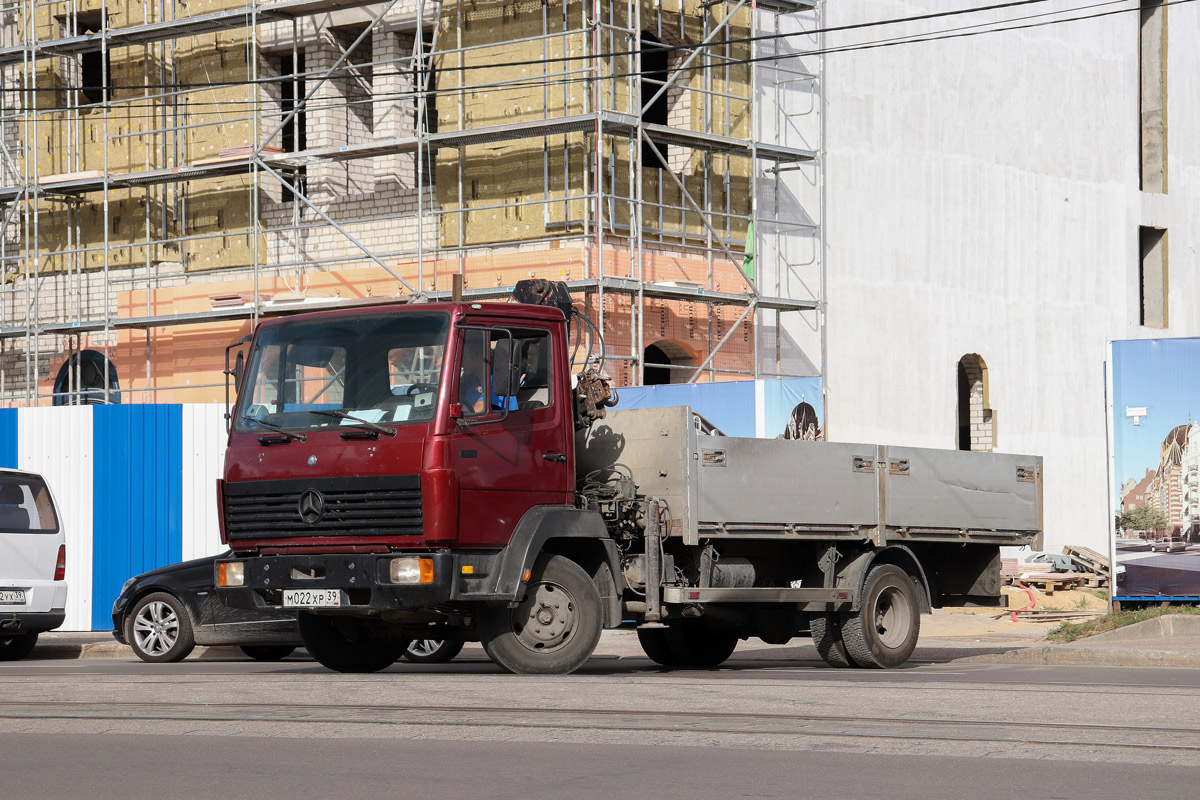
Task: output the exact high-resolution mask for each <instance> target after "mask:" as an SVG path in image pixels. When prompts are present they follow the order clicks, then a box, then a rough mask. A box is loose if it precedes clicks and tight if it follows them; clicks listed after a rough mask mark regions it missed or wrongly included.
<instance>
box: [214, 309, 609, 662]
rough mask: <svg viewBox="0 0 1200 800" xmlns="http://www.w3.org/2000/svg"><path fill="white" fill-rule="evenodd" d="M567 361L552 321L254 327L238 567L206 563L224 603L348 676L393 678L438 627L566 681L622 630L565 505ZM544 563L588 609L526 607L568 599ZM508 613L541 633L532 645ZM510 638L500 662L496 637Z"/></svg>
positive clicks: (496, 317) (583, 518)
mask: <svg viewBox="0 0 1200 800" xmlns="http://www.w3.org/2000/svg"><path fill="white" fill-rule="evenodd" d="M568 364H569V359H568V352H567V335H566V322H565V319H564V316H563V313H562V311H561V310H559V309H558V308H555V307H549V306H533V305H523V304H515V303H469V304H468V303H447V304H440V303H430V304H404V305H391V306H377V307H371V308H358V309H341V310H337V311H330V312H324V313H314V314H306V315H303V316H296V317H285V318H281V319H275V320H269V321H265V322H263V323H262V324H261V325H260V326H259V327H258V329H257V331H256V333H255V335H254V339H253V341H252V343H251V346H250V351H249V359H248V361H247V368H246V370H245V372H244V374H243V375H241V376H240V386H239V389H240V391H239V396H238V400H237V403H236V406H235V408H234V411H233V414H232V420H231V430H230V438H229V449H228V451H227V453H226V461H225V463H226V468H225V476H224V480H223V481H222V482H221V484H220V487H219V494H220V503H221V510H222V514H221V521H222V538H223V541H225V542H226V543H227V544H228V545H229V546H230V547H231V548H232V549H233V550H234V552H235V554H237V555H238V556H239V558H237V559H236V560H233V561H228V562H222V563H220V564H218V566H217V570H218V572H217V576H216V578H217V586H218V591H219V594H220V595H221V596H222V599H223V600H224V601H225V602H227V603H229V604H231V605H237V606H242V607H263V606H275V605H278V606H283V607H295V608H298V609H300V626H301V634H302V635H303V637H304V640H305V643H306V645H307V646H308V648H309V650H310V652H312V653H313V655H314V656H315V657H316V658H317V659H318V660H320V661H321V662H322V663H324V664H326V665H327V666H330V667H332V668H334V669H341V670H344V671H363V670H374V669H380V668H382V667H383V666H386V665H387V664H390V663H392V661H394V660H395V658H396V657H398V656H399V653H400V652H401V651H402V647H403V645H404V644H405V643H406V639H407V638H415V637H417V636H418V635H419V636H420V637H421V638H425V637H427V636H429V635H430V633H429V625H430V624H431V623H433V624H435V625H440V626H443V630H442V633H443V634H444V635H446V636H447V637H450V638H453V637H459V638H482V639H483V641H484V643H485V646H486V647H488V648H489V653H491V654H492V655H493V658H494V659H497V653H493V652H492V650H493V649H495V650H497V651H498V652H499V655H500V658H498V659H497V663H500V664H501V666H504V667H506V668H508V669H510V670H512V671H518V672H530V671H534V672H536V671H563V669H562V663H564V662H563V661H562V659H563V658H564V657H566V658H568V660H570V659H574V658H575V657H576V656H575V654H574V650H575V649H577V648H575V642H576V641H579V642H581V643H582V644H584V645H586V641H585V640H587V639H592V642H591V646H589V647H587V651H588V653H590V652H591V649H592V648H593V647H594V645H595V641H594V639H595V638H597V637H598V636H599V631H600V627H601V626H602V625H603V624H616V623H617V622H619V616H620V613H619V603H618V597H617V596H618V594H619V593H618V591H617V588H616V584H615V581H614V580H613V579H612V577H611V576H612V575H619V574H620V573H619V568H618V566H617V559H616V552H615V548H614V547H613V546H612V544H611V542H609V541H608V539H607V537H606V532H605V528H604V525H603V522H602V520H600V519H599V517H598V516H597V515H596V514H594V513H590V512H585V511H581V510H578V509H576V508H575V507H574V489H575V464H574V452H573V444H574V422H573V420H574V415H573V411H572V408H573V392H572V387H571V376H570V373H569V367H568ZM551 540H554V541H557V542H558V543H559V544H558V545H557V546H555V545H554V544H553V543H552V541H551ZM553 551H557V552H558V553H566V554H569V555H570V556H571V557H570V558H569V559H568V558H565V557H563V558H559V559H557V561H555V559H554V552H553ZM551 561H555V566H554V568H553V569H551V570H550V571H551V572H555V571H562V570H564V569H566V570H567V571H570V567H574V569H575V570H576V571H578V573H579V574H576V575H572V576H570V578H571V579H573V580H575V581H576V582H578V581H579V580H580V576H582V579H583V580H585V581H586V582H587V583H588V586H587V587H584V586H580V587H579V589H578V591H579V592H583V593H584V594H587V595H588V596H587V597H586V598H585V597H582V596H580V597H577V598H575V599H574V603H573V604H572V606H573V607H572V608H571V609H567V608H561V607H560V608H558V609H555V608H553V604H550V606H548V607H547V608H542V605H543V604H539V605H536V606H531V607H529V608H526V609H525V610H524V611H522V610H521V609H522V605H521V604H522V603H523V602H525V604H526V605H528V602H526V601H528V600H529V598H530V595H532V596H533V597H534V598H536V597H537V595H538V594H539V592H540V593H542V594H547V593H549V594H553V593H554V592H555V591H559V590H561V589H562V588H563V587H561V586H558V585H557V584H555V585H552V586H550V588H549V589H547V588H546V586H545V585H543V584H544V581H542V580H540V579H542V578H544V577H545V573H546V572H547V569H548V565H549V564H550V562H551ZM558 562H569V566H567V567H564V566H563V565H562V564H561V563H558ZM597 576H600V579H599V580H594V579H596V578H597ZM605 576H607V577H605ZM555 580H558V581H559V582H561V581H563V580H566V579H564V578H562V577H561V576H560V577H557V578H556V579H555ZM531 586H532V587H533V588H532V590H530V587H531ZM597 586H598V587H599V589H597V588H596V587H597ZM589 587H590V589H591V590H592V591H594V592H595V593H596V597H592V596H591V592H589V591H588V589H589ZM601 590H602V592H603V595H604V596H605V599H606V602H602V601H601V599H600V594H601ZM592 606H595V607H594V608H593V607H592ZM521 614H525V617H528V618H531V619H543V620H547V621H546V623H545V625H544V626H543V630H542V635H543V636H544V640H543V639H539V638H537V636H536V635H535V634H534V633H533V631H532V629H531V630H530V631H528V632H526V631H525V627H526V626H525V625H524V624H523V620H525V617H520V615H521ZM539 614H540V616H539ZM514 619H517V621H516V622H513V620H514ZM514 628H515V629H516V630H514ZM545 637H548V638H545ZM514 638H515V639H516V640H517V641H515V642H511V641H510V642H509V645H512V646H513V647H515V648H516V649H514V650H513V651H512V652H513V653H515V655H511V656H510V657H508V658H507V659H506V658H505V656H504V652H500V651H504V642H503V641H490V640H501V639H514ZM567 640H571V645H572V646H571V647H567V646H566V643H567ZM567 651H570V652H567ZM547 653H556V654H557V655H556V656H555V658H556V659H557V660H555V659H550V661H547V659H546V658H545V657H544V656H545V654H547ZM539 657H540V658H539ZM586 657H587V654H584V655H583V656H582V659H586ZM582 659H580V663H582ZM550 662H553V663H550ZM572 668H573V667H572Z"/></svg>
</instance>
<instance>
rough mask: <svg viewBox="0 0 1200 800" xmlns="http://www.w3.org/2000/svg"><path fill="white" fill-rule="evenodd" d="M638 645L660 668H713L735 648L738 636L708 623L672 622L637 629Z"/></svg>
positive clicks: (691, 620) (721, 662) (683, 620)
mask: <svg viewBox="0 0 1200 800" xmlns="http://www.w3.org/2000/svg"><path fill="white" fill-rule="evenodd" d="M638 642H639V643H640V644H641V645H642V650H643V651H644V652H645V653H646V655H647V656H649V658H650V660H651V661H654V662H655V663H657V664H661V665H662V666H664V667H715V666H718V665H720V664H723V663H725V661H726V660H727V659H728V658H729V657H730V656H731V655H733V651H734V649H735V648H736V647H737V643H738V635H737V634H736V633H734V632H733V631H731V630H727V629H725V628H722V627H718V626H715V625H713V624H712V623H711V622H709V621H708V620H700V619H681V620H675V621H673V622H671V623H669V624H668V626H667V627H665V628H638Z"/></svg>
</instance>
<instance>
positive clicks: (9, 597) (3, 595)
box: [0, 589, 25, 605]
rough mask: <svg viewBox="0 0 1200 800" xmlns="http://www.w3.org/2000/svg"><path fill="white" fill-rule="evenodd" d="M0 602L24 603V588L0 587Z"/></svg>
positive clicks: (10, 603)
mask: <svg viewBox="0 0 1200 800" xmlns="http://www.w3.org/2000/svg"><path fill="white" fill-rule="evenodd" d="M0 603H7V604H9V605H13V604H19V605H25V590H24V589H0Z"/></svg>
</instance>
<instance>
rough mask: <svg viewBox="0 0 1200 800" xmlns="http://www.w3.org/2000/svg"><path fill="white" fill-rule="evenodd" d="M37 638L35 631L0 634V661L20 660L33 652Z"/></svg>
mask: <svg viewBox="0 0 1200 800" xmlns="http://www.w3.org/2000/svg"><path fill="white" fill-rule="evenodd" d="M37 640H38V635H37V634H36V633H4V634H0V661H20V660H21V659H22V658H24V657H25V656H27V655H29V654H30V653H32V652H33V646H34V645H36V644H37Z"/></svg>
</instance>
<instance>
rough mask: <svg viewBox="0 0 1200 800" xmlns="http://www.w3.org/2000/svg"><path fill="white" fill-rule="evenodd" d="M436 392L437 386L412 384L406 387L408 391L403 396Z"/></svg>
mask: <svg viewBox="0 0 1200 800" xmlns="http://www.w3.org/2000/svg"><path fill="white" fill-rule="evenodd" d="M436 391H437V386H435V385H433V384H432V383H414V384H413V385H412V386H409V387H408V391H407V392H405V394H410V395H412V394H432V393H434V392H436Z"/></svg>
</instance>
